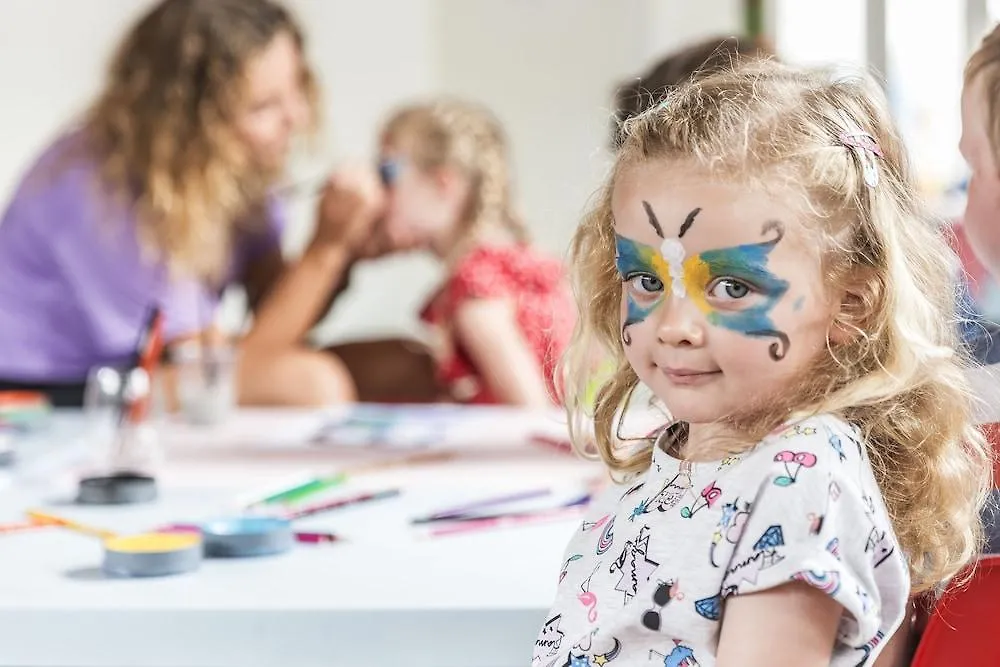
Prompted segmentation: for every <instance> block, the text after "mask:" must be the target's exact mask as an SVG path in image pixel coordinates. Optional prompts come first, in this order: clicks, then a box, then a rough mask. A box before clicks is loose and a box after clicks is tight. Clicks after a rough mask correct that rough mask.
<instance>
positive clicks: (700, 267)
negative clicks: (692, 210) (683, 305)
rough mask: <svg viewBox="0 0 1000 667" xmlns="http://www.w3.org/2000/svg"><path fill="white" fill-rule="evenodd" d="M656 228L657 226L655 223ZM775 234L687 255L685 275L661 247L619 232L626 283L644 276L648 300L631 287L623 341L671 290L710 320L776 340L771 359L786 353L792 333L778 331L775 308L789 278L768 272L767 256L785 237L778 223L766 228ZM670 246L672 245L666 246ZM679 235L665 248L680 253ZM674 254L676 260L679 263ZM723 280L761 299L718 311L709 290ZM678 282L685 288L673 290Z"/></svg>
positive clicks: (620, 268)
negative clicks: (674, 269)
mask: <svg viewBox="0 0 1000 667" xmlns="http://www.w3.org/2000/svg"><path fill="white" fill-rule="evenodd" d="M657 228H658V226H657ZM768 232H774V234H775V237H774V238H773V239H771V240H768V241H764V242H762V243H751V244H746V245H739V246H733V247H730V248H719V249H713V250H706V251H704V252H702V253H700V254H698V255H694V256H691V257H687V258H684V260H683V264H682V265H681V266H683V268H682V269H681V271H679V272H680V273H682V275H673V274H674V272H672V271H671V261H670V259H668V258H667V257H665V256H664V254H663V252H661V250H660V249H658V248H654V247H652V246H649V245H646V244H643V243H640V242H638V241H634V240H632V239H629V238H627V237H624V236H620V235H617V234H616V235H615V241H616V246H617V253H616V264H617V267H618V273H619V274H620V275H621V279H622V280H623V281H632V280H636V279H638V280H640V282H642V283H643V289H644V290H645V292H646V294H648V296H649V298H648V299H645V300H643V302H642V303H640V302H639V301H638V300H636V298H635V297H634V295H633V294H632V292H631V291H629V292H627V293H626V294H627V296H626V316H625V320H624V322H623V323H622V340H623V341H624V342H625V343H626V344H629V343H630V342H631V338H630V337H629V336H628V332H627V329H628V327H629V326H631V325H632V324H635V323H637V322H641V321H643V320H645V319H646V317H648V316H649V314H650V313H652V312H653V310H655V309H656V308H657V307H658V306H659V305H660V304H661V303H662V302H663V299H664V297H665V295H667V294H673V295H674V296H679V297H680V296H688V297H690V298H691V301H692V303H694V305H695V307H697V308H698V310H699V311H701V312H702V313H703V314H704V315H705V316H706V318H707V319H708V321H709V322H710V323H711V324H713V325H715V326H720V327H724V328H726V329H729V330H731V331H737V332H739V333H742V334H744V335H746V336H753V337H770V338H775V339H777V340H776V342H774V343H772V344H771V346H770V354H771V357H772V358H773V359H776V360H777V359H781V358H782V357H784V355H785V352H786V351H787V349H788V336H786V335H785V334H784V333H783V332H781V331H778V330H777V329H776V328H775V326H774V323H773V322H772V321H771V317H770V314H771V311H772V310H773V308H774V306H775V305H777V303H778V302H779V301H780V300H781V298H782V297H783V296H784V295H785V292H787V291H788V282H787V281H785V280H782V279H781V278H779V277H778V276H776V275H774V274H773V273H772V272H771V271H769V270H768V268H767V264H768V255H769V254H770V252H771V250H772V249H773V248H774V246H775V245H777V243H778V241H780V240H781V238H782V237H783V235H784V232H783V230H782V228H781V225H780V224H779V223H777V222H774V223H769V224H768V225H765V227H764V233H765V234H766V233H768ZM668 244H669V245H668ZM678 245H679V242H678V241H677V240H676V239H666V240H665V241H664V243H663V246H664V248H665V249H667V250H669V251H670V252H671V253H673V254H677V250H676V246H678ZM677 259H678V258H677V257H675V258H674V262H673V263H674V264H675V265H676V264H678V262H677V261H676V260H677ZM720 279H730V280H733V281H735V282H738V283H741V284H742V285H745V286H746V287H747V288H748V289H752V290H753V291H754V292H756V293H757V294H758V295H759V297H760V298H758V299H756V302H755V304H754V305H753V306H750V307H747V308H743V309H739V310H719V309H716V308H715V307H713V305H712V303H711V302H710V301H709V294H710V291H711V289H712V287H713V283H716V282H717V281H719V280H720ZM674 281H680V282H681V284H682V285H683V287H684V289H683V290H677V289H674Z"/></svg>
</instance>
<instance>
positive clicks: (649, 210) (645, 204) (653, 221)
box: [642, 199, 664, 239]
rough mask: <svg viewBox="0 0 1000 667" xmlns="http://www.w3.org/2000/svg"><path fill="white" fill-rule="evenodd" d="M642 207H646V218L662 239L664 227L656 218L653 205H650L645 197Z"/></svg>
mask: <svg viewBox="0 0 1000 667" xmlns="http://www.w3.org/2000/svg"><path fill="white" fill-rule="evenodd" d="M642 207H643V208H644V209H646V220H648V221H649V225H650V226H651V227H652V228H653V231H655V232H656V235H657V236H659V237H660V238H661V239H662V238H664V236H663V227H661V226H660V221H659V220H657V219H656V213H655V212H654V211H653V207H652V206H650V205H649V202H648V201H646V200H645V199H643V200H642Z"/></svg>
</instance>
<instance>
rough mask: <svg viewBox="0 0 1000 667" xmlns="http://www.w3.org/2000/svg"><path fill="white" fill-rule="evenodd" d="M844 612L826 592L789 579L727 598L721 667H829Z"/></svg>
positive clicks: (720, 648) (720, 659)
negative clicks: (783, 583) (751, 592)
mask: <svg viewBox="0 0 1000 667" xmlns="http://www.w3.org/2000/svg"><path fill="white" fill-rule="evenodd" d="M843 612H844V608H843V607H842V606H840V604H838V603H837V602H836V601H835V600H834V599H833V598H831V597H830V596H829V595H827V594H826V593H823V592H822V591H820V590H818V589H816V588H813V587H812V586H808V585H806V584H803V583H798V582H796V583H790V584H785V585H784V586H778V587H777V588H771V589H768V590H765V591H761V592H760V593H753V594H752V595H737V596H733V597H731V598H729V599H728V600H727V601H726V605H725V611H724V614H723V617H722V631H721V636H720V639H719V652H718V659H717V662H716V664H717V665H718V667H734V666H736V667H765V666H766V667H785V666H787V667H812V666H813V665H815V667H826V666H827V665H829V664H830V658H831V656H832V654H833V645H834V639H835V637H836V632H837V624H838V623H839V621H840V617H841V615H842V614H843Z"/></svg>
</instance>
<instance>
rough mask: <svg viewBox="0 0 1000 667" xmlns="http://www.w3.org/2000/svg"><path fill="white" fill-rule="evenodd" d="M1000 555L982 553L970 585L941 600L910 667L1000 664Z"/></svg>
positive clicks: (968, 666)
mask: <svg viewBox="0 0 1000 667" xmlns="http://www.w3.org/2000/svg"><path fill="white" fill-rule="evenodd" d="M998 633H1000V556H983V557H982V558H980V559H979V562H978V564H977V566H976V571H975V574H974V575H973V577H972V580H971V581H969V583H968V584H966V585H965V586H962V587H960V588H954V589H952V590H950V591H948V592H947V593H945V595H944V597H942V598H941V600H940V601H938V603H937V605H935V608H934V612H933V613H932V615H931V617H930V620H929V621H928V623H927V628H926V629H925V630H924V633H923V636H922V637H921V638H920V643H919V644H918V645H917V652H916V654H915V655H914V656H913V661H912V662H911V663H910V667H958V666H961V667H997V666H998V665H1000V641H998V639H1000V637H998V636H997V635H998Z"/></svg>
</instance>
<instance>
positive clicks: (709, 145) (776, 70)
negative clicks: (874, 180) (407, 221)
mask: <svg viewBox="0 0 1000 667" xmlns="http://www.w3.org/2000/svg"><path fill="white" fill-rule="evenodd" d="M841 112H846V114H848V115H849V117H850V118H853V119H856V121H857V122H858V124H859V125H860V127H861V128H862V129H863V130H864V131H865V132H867V133H869V134H871V135H872V136H873V137H874V138H875V139H876V140H877V142H878V144H879V146H880V147H881V151H882V157H881V158H879V159H878V170H879V175H880V180H879V182H878V185H877V187H868V186H867V185H866V184H865V182H864V179H863V174H862V165H861V164H860V162H859V158H858V157H857V156H856V155H855V153H854V151H852V150H849V149H848V148H847V147H846V146H845V145H844V144H842V143H841V142H840V141H839V140H838V137H839V135H840V133H841V132H842V131H843V124H842V121H840V120H839V119H840V118H841V115H840V114H841ZM648 160H663V161H672V162H673V161H676V162H678V163H680V164H682V165H684V166H685V167H690V168H692V169H696V170H700V173H704V174H705V175H706V176H707V177H709V178H718V179H719V180H721V181H724V182H733V181H736V182H739V183H744V184H746V185H747V186H748V187H752V188H761V187H764V188H766V187H770V186H772V185H774V184H775V183H777V184H780V185H781V186H782V187H784V188H791V192H793V193H798V194H799V195H800V196H799V199H800V200H801V202H802V215H803V220H805V221H807V224H808V225H809V228H810V230H814V231H815V232H816V234H817V237H818V242H819V243H821V244H822V245H821V246H820V247H821V248H823V260H822V261H823V264H824V266H823V269H824V274H825V279H826V285H827V286H828V287H829V288H830V289H831V294H833V293H838V294H839V293H841V292H843V293H846V294H847V295H848V298H846V299H845V301H844V305H843V308H842V310H841V312H840V314H839V315H838V317H837V320H836V323H831V326H840V327H842V328H845V329H846V330H849V331H851V332H853V335H852V336H849V337H848V340H847V341H845V342H842V343H835V342H832V341H831V342H830V343H829V344H828V346H827V350H826V352H825V353H821V354H819V355H818V358H816V359H815V360H814V361H813V362H812V365H811V367H810V368H808V369H807V372H805V373H803V374H802V377H801V378H800V379H799V380H797V381H796V382H797V385H796V386H794V387H790V388H789V391H787V392H786V394H785V395H786V396H787V398H786V399H785V400H784V402H780V401H779V402H778V403H775V404H771V405H768V406H766V407H762V408H761V411H760V412H758V413H755V414H754V416H753V419H752V420H749V421H747V422H741V423H740V426H741V427H742V428H741V432H742V433H744V434H745V435H746V436H747V438H746V441H745V444H746V446H747V447H750V446H752V445H753V444H754V443H756V442H758V441H759V440H760V439H761V438H762V437H763V436H764V435H765V434H766V433H768V432H769V431H771V430H772V429H774V428H776V427H777V426H779V425H780V424H781V423H783V422H785V421H786V420H788V419H790V418H797V417H800V416H806V415H810V414H819V413H832V414H836V415H839V416H841V417H842V418H843V419H845V420H846V421H848V422H850V423H853V424H855V425H857V426H858V427H860V429H861V431H862V432H863V434H864V436H865V438H866V441H867V446H868V452H869V455H870V459H871V462H872V466H873V468H874V470H875V474H876V478H877V480H878V483H879V487H880V489H881V491H882V494H883V496H884V497H885V501H886V504H887V506H888V509H889V513H890V516H891V517H892V521H893V525H894V528H895V531H896V535H897V536H898V538H899V540H900V543H901V545H902V546H903V548H904V549H905V551H906V552H907V553H908V554H909V555H910V568H911V575H912V582H913V588H914V591H915V592H917V591H924V590H929V589H932V588H934V587H935V586H936V585H938V584H939V583H940V582H942V581H944V580H947V579H949V578H951V577H952V576H954V575H955V574H956V573H957V572H958V571H959V570H960V569H961V568H962V567H963V566H964V565H965V564H966V563H968V562H969V561H970V560H971V559H972V558H973V557H974V556H975V555H976V554H977V553H978V550H979V548H980V542H981V539H982V538H981V533H982V528H981V525H980V519H979V509H980V508H981V507H982V504H983V503H984V501H985V496H986V492H987V488H988V484H989V479H990V470H991V467H992V466H991V459H990V454H989V451H988V448H987V446H986V444H985V441H984V438H983V435H982V433H981V432H980V430H979V429H978V428H977V427H976V426H975V424H974V423H973V420H972V415H971V407H972V406H971V398H970V391H969V389H968V386H967V383H966V379H965V370H966V367H967V364H968V362H967V361H966V357H965V355H964V354H963V353H962V352H959V351H957V350H959V349H960V348H959V345H960V343H959V341H958V339H957V326H956V320H957V316H956V290H954V289H952V286H953V285H954V284H955V277H956V275H957V271H958V268H957V267H958V262H957V258H956V257H955V256H954V254H953V253H952V251H951V250H950V248H949V245H948V243H947V239H946V237H945V233H946V232H945V231H944V229H943V227H942V226H941V225H939V224H937V223H936V222H935V221H933V220H932V219H931V218H930V216H928V215H927V213H926V212H925V211H924V210H923V208H922V205H921V202H920V201H919V199H918V196H917V194H916V191H915V187H914V184H913V181H912V179H911V177H910V174H909V172H908V166H907V160H906V154H905V150H904V147H903V144H902V142H901V140H900V137H899V136H898V134H897V133H896V130H895V129H894V127H893V124H892V122H891V120H890V117H889V113H888V111H887V108H886V103H885V101H884V98H883V96H882V93H881V91H880V90H879V89H878V86H877V85H876V84H874V83H873V82H872V81H871V80H870V79H869V78H868V77H857V78H853V79H849V78H844V77H841V78H834V77H833V76H832V75H831V74H830V73H827V72H824V71H814V70H797V69H792V68H788V67H785V66H781V65H779V64H777V63H774V62H767V61H765V62H760V63H750V64H747V65H745V66H742V67H738V68H736V69H735V70H729V71H722V72H718V71H716V72H713V73H710V74H707V75H705V76H702V77H699V78H696V79H695V80H693V81H691V82H689V83H687V84H685V85H682V86H680V87H678V88H677V89H675V90H673V91H672V92H671V93H670V95H669V96H668V97H667V98H666V99H665V100H664V101H663V102H662V103H661V104H659V105H658V106H656V107H654V108H652V109H649V110H648V111H646V112H644V113H642V114H640V115H639V116H637V117H635V118H633V119H631V120H629V121H628V122H626V124H625V126H624V128H623V143H622V146H621V149H620V150H619V152H618V154H617V160H616V164H615V167H614V170H613V172H612V174H611V177H610V178H609V181H608V183H607V184H606V186H605V188H604V189H603V191H602V192H601V194H600V198H599V200H598V201H597V203H596V206H595V207H594V208H593V210H592V211H591V212H590V213H589V214H588V215H587V216H586V218H585V219H584V220H583V222H582V224H581V225H580V227H579V229H578V230H577V232H576V235H575V237H574V240H573V243H572V248H571V258H570V265H571V267H572V270H573V272H574V279H575V280H574V282H575V290H576V297H577V302H578V305H579V308H580V312H581V316H580V319H579V321H578V324H577V331H576V334H575V340H574V344H573V346H572V348H571V352H570V355H569V356H568V357H567V359H566V360H565V366H564V370H565V372H566V381H567V385H566V386H568V387H570V388H571V390H570V391H569V392H568V394H567V396H566V397H565V399H566V400H565V402H566V405H567V409H568V411H569V414H570V421H571V424H573V433H574V441H575V442H576V443H577V445H578V448H580V449H581V450H585V449H586V448H587V446H588V445H591V444H592V443H593V441H595V440H596V448H597V452H598V454H599V456H600V457H601V458H602V459H603V460H604V462H605V464H606V465H607V466H608V467H609V468H610V469H611V471H612V473H619V474H627V473H638V472H642V471H644V470H646V469H647V468H648V467H649V465H650V458H651V453H652V445H651V444H647V445H645V446H641V447H640V448H639V449H638V451H637V450H635V449H630V450H628V451H627V452H625V451H624V450H623V448H622V447H621V443H619V442H617V441H616V438H615V429H616V422H617V421H618V419H619V417H620V414H621V412H622V411H623V410H624V409H625V408H626V403H627V401H628V397H629V395H630V393H631V392H632V391H633V389H634V388H635V387H636V386H637V384H638V378H637V376H636V374H635V372H634V371H633V370H632V368H631V367H630V366H629V364H628V362H627V361H626V359H625V355H624V350H623V347H622V342H621V327H620V300H621V279H620V278H619V276H618V272H617V269H616V267H615V236H614V234H615V228H614V219H613V216H612V210H611V193H612V189H613V188H614V185H615V180H616V178H617V176H618V174H620V173H621V172H622V170H623V169H625V168H627V167H629V166H631V165H634V164H636V163H641V162H643V161H648ZM595 349H600V350H602V351H603V353H605V354H608V355H610V357H611V358H612V359H613V360H614V365H615V367H616V371H615V372H614V373H613V374H612V375H611V376H610V377H608V378H606V379H605V381H604V382H603V383H602V384H601V386H600V389H599V390H598V391H597V398H596V402H595V403H592V404H589V405H588V404H587V402H586V398H585V397H586V395H587V383H588V382H589V381H591V378H592V376H593V373H592V368H593V352H594V350H595ZM592 400H593V399H592ZM591 415H592V419H591ZM591 423H592V425H593V429H594V430H593V432H592V433H588V431H589V428H587V427H588V426H589V425H590V424H591Z"/></svg>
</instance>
